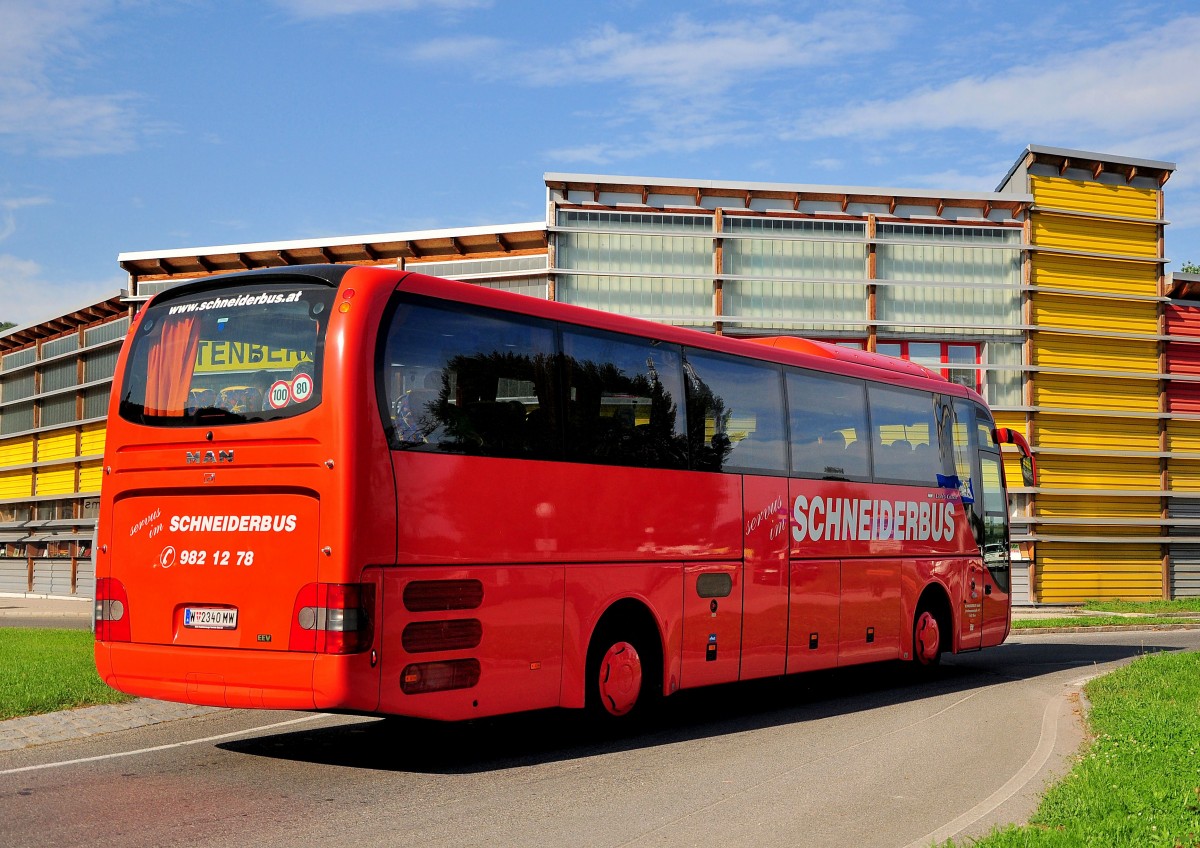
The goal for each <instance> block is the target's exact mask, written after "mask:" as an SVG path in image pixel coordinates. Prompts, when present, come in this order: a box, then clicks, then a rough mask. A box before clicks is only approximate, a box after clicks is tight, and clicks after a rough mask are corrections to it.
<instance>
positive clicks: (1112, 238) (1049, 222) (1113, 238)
mask: <svg viewBox="0 0 1200 848" xmlns="http://www.w3.org/2000/svg"><path fill="white" fill-rule="evenodd" d="M1033 234H1034V239H1035V240H1036V243H1037V244H1038V245H1039V246H1043V247H1057V248H1063V249H1066V250H1079V251H1084V252H1086V253H1101V254H1111V255H1116V256H1138V257H1141V256H1145V257H1148V258H1152V257H1155V256H1158V226H1157V225H1155V224H1135V223H1131V222H1128V221H1099V220H1096V219H1095V218H1072V217H1068V216H1066V215H1046V214H1040V215H1034V216H1033Z"/></svg>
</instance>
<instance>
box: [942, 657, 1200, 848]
mask: <svg viewBox="0 0 1200 848" xmlns="http://www.w3.org/2000/svg"><path fill="white" fill-rule="evenodd" d="M1087 695H1088V698H1089V700H1090V701H1091V704H1092V707H1091V711H1090V712H1089V714H1088V723H1089V725H1090V730H1091V732H1092V734H1093V735H1094V741H1093V742H1092V744H1091V745H1090V747H1089V749H1088V751H1087V752H1086V753H1084V754H1083V755H1082V756H1081V757H1080V758H1079V761H1078V763H1077V764H1076V766H1075V768H1074V769H1073V770H1072V772H1071V773H1070V774H1069V775H1067V777H1066V778H1065V779H1064V780H1062V781H1061V782H1060V783H1058V784H1057V785H1055V786H1054V787H1052V788H1051V789H1050V791H1049V792H1047V793H1046V795H1045V797H1044V798H1043V799H1042V803H1041V806H1040V807H1039V808H1038V810H1037V812H1036V813H1035V814H1034V816H1033V818H1032V819H1031V820H1030V824H1029V825H1027V826H1024V827H1016V826H1011V827H1009V828H1006V829H1005V830H999V831H994V832H993V833H991V834H990V835H988V836H986V837H984V838H983V839H981V840H980V841H979V842H971V843H963V844H964V845H965V844H970V845H977V846H980V848H1013V847H1014V846H1022V848H1078V846H1097V848H1100V847H1101V846H1102V847H1103V848H1148V846H1167V848H1196V846H1200V654H1198V653H1159V654H1154V655H1152V656H1146V657H1142V658H1140V659H1138V660H1136V661H1135V662H1133V663H1132V664H1130V665H1128V666H1125V667H1124V668H1121V669H1118V670H1117V671H1115V672H1113V673H1112V674H1109V675H1106V676H1105V677H1101V678H1098V679H1096V680H1093V681H1092V682H1091V683H1089V684H1088V685H1087ZM955 844H957V843H954V842H947V843H945V845H946V846H951V845H955Z"/></svg>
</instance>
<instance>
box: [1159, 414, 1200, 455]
mask: <svg viewBox="0 0 1200 848" xmlns="http://www.w3.org/2000/svg"><path fill="white" fill-rule="evenodd" d="M1167 435H1168V437H1169V440H1168V442H1167V444H1168V445H1169V447H1170V449H1171V450H1173V451H1184V452H1187V453H1200V421H1186V420H1172V421H1170V422H1169V423H1168V424H1167Z"/></svg>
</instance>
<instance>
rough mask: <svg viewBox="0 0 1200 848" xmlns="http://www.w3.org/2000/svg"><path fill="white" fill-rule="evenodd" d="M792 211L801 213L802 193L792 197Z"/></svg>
mask: <svg viewBox="0 0 1200 848" xmlns="http://www.w3.org/2000/svg"><path fill="white" fill-rule="evenodd" d="M792 211H793V212H799V211H800V192H796V193H795V194H794V195H792Z"/></svg>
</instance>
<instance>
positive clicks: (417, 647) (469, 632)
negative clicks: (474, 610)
mask: <svg viewBox="0 0 1200 848" xmlns="http://www.w3.org/2000/svg"><path fill="white" fill-rule="evenodd" d="M482 638H483V625H482V624H481V623H480V622H479V619H477V618H464V619H461V620H457V621H413V622H410V623H409V624H408V625H406V626H405V628H404V633H403V634H401V637H400V640H401V643H402V644H403V645H404V650H406V651H408V652H409V653H410V654H426V653H430V652H431V651H461V650H466V649H470V648H474V647H476V646H478V645H479V641H480V639H482Z"/></svg>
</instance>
